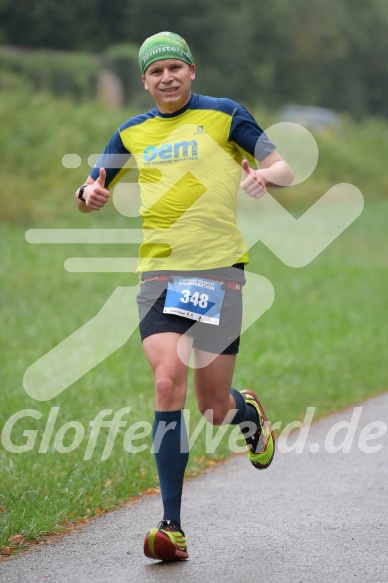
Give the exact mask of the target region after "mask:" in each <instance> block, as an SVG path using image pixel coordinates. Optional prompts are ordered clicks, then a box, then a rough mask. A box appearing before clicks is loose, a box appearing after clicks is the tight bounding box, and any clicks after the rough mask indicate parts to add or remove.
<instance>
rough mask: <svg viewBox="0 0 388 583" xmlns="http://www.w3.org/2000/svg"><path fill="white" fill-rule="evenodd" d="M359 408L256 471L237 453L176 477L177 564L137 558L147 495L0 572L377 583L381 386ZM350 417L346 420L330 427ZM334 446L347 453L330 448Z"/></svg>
mask: <svg viewBox="0 0 388 583" xmlns="http://www.w3.org/2000/svg"><path fill="white" fill-rule="evenodd" d="M360 406H362V410H360V409H356V408H354V407H352V408H351V409H348V410H346V411H343V412H341V413H339V414H337V415H335V416H333V417H330V418H327V419H324V420H322V421H319V422H317V423H315V424H313V425H312V426H311V427H310V429H309V431H308V436H307V441H306V442H305V444H304V446H303V447H302V445H303V444H302V440H301V439H300V440H299V445H300V448H301V449H303V451H302V452H301V453H298V452H296V451H286V450H287V449H290V448H292V444H294V445H295V444H297V443H298V441H297V440H298V436H299V437H300V435H301V434H300V432H299V431H298V430H297V431H296V432H295V433H294V434H291V435H290V436H289V437H288V438H282V439H280V441H279V444H278V450H279V451H278V452H277V455H276V457H275V460H274V462H273V464H272V465H271V467H270V468H268V469H267V470H266V471H257V470H254V468H253V467H252V466H251V465H250V463H249V462H248V460H247V459H246V456H245V455H237V456H235V457H234V458H232V459H231V460H229V461H228V462H226V463H223V464H220V465H217V466H215V467H213V468H211V469H209V470H207V471H206V472H205V473H203V474H202V475H201V476H200V477H198V478H195V479H192V480H188V481H187V482H186V484H185V489H184V504H183V516H184V517H185V519H184V523H183V527H184V529H185V532H186V536H187V538H188V543H189V549H188V550H189V553H190V559H189V560H188V561H184V562H181V563H164V562H154V561H150V560H149V559H147V558H146V557H144V556H143V552H142V542H143V538H144V535H145V533H146V531H147V530H148V529H149V528H151V527H153V526H156V523H157V522H158V520H159V517H160V509H161V505H160V499H159V497H158V496H146V497H144V498H142V499H140V500H139V501H138V502H136V503H134V504H133V505H132V506H130V507H128V508H126V509H123V510H119V511H115V512H112V513H110V514H107V515H105V516H103V517H101V518H99V519H97V520H95V521H94V522H92V523H91V524H90V525H89V526H87V527H83V528H81V529H80V530H79V531H78V532H76V533H73V534H70V535H68V536H66V537H64V538H61V539H60V540H57V541H55V542H53V543H51V544H49V545H47V546H42V547H38V548H37V549H36V550H34V551H33V552H32V553H30V554H24V555H23V556H20V557H18V558H11V559H9V560H7V561H5V562H3V563H0V581H1V583H38V582H39V583H54V582H55V583H89V582H92V583H108V582H110V581H114V582H115V583H127V582H132V581H133V582H136V583H143V582H144V583H153V582H158V583H159V582H160V581H168V582H169V583H178V582H179V583H182V582H187V583H196V582H198V583H199V582H201V583H202V582H205V583H207V582H209V581H217V582H231V583H234V582H236V583H237V582H245V581H252V582H266V583H299V582H307V581H308V582H314V583H321V582H322V583H328V582H329V583H331V582H341V583H346V582H348V581H349V582H350V581H351V582H353V583H354V582H358V581H362V582H363V583H386V582H387V581H388V463H387V462H388V455H387V453H388V431H387V424H388V393H385V394H384V395H380V396H378V397H375V398H373V399H370V400H368V401H367V402H365V403H362V405H360ZM359 413H361V415H360V418H359V419H358V414H359ZM352 416H353V424H352V426H351V428H350V429H349V428H348V429H346V427H342V429H341V426H340V425H336V424H337V423H340V422H342V421H347V422H349V420H350V419H351V418H352ZM375 422H380V423H379V424H376V423H375ZM370 423H373V425H369V424H370ZM352 428H354V430H355V431H354V437H353V439H352V438H351V437H352V436H351V432H352ZM383 433H384V435H383ZM368 436H369V441H368ZM340 445H342V447H343V448H344V447H345V448H346V447H348V449H350V451H349V452H347V453H346V452H344V451H337V452H335V451H334V450H335V449H336V448H337V447H339V446H340ZM368 448H376V449H378V451H375V452H373V453H372V452H370V451H367V449H368ZM317 450H318V451H317Z"/></svg>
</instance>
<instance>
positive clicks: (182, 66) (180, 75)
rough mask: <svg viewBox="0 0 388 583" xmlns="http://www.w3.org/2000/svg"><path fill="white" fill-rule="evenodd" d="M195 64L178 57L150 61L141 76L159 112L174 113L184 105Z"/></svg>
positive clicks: (187, 98)
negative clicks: (180, 59) (189, 63)
mask: <svg viewBox="0 0 388 583" xmlns="http://www.w3.org/2000/svg"><path fill="white" fill-rule="evenodd" d="M193 79H195V65H188V64H187V63H184V62H183V61H179V60H178V59H165V60H163V61H155V63H151V65H149V67H147V70H146V72H145V74H144V75H143V77H142V80H143V83H144V87H145V89H146V90H147V91H149V93H150V95H151V96H152V97H153V98H154V100H155V103H156V105H157V106H158V109H159V111H160V112H161V113H174V112H175V111H178V110H179V109H181V108H182V107H184V106H185V105H186V103H187V102H188V101H189V99H190V95H191V81H192V80H193Z"/></svg>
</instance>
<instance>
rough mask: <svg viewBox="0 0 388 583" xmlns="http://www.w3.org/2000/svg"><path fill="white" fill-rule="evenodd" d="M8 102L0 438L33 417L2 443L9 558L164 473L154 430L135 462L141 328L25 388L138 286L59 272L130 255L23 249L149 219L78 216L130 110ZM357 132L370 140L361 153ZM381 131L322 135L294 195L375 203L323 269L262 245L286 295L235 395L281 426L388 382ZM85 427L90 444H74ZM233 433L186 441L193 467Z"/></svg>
mask: <svg viewBox="0 0 388 583" xmlns="http://www.w3.org/2000/svg"><path fill="white" fill-rule="evenodd" d="M1 107H2V114H4V116H5V119H7V122H8V123H7V124H5V126H4V127H3V128H2V132H1V136H0V152H1V155H2V160H3V167H4V168H6V170H7V172H6V176H5V179H4V182H3V188H2V191H1V194H0V196H1V216H0V241H1V248H2V262H1V265H0V274H1V281H2V288H1V297H2V302H1V305H0V317H1V323H2V325H1V327H0V346H1V351H0V370H1V373H0V374H1V408H0V431H2V430H3V429H4V426H7V423H9V420H10V419H12V418H13V417H12V416H13V415H15V414H17V413H18V412H20V411H23V410H28V414H25V415H24V416H22V418H20V419H19V420H16V419H15V418H13V419H14V420H15V423H14V426H13V429H12V431H11V434H10V437H11V440H12V443H13V444H14V446H15V447H23V446H25V447H26V449H28V451H25V452H24V453H15V452H12V451H10V450H9V449H10V448H9V446H5V445H4V444H5V443H6V439H4V434H3V439H2V441H1V443H0V467H1V477H0V529H1V531H0V546H1V547H2V548H5V549H6V548H7V547H8V551H7V552H11V550H12V547H13V546H16V545H20V544H25V542H26V541H31V540H37V539H40V538H42V537H44V535H45V534H47V533H50V532H53V531H58V530H61V529H63V528H66V525H67V524H68V523H69V521H72V522H75V521H78V520H84V519H85V518H86V519H88V518H91V517H93V516H95V515H98V514H99V513H100V512H103V511H105V510H109V509H112V508H115V507H117V506H119V505H120V504H122V503H123V502H125V501H126V500H128V499H129V498H131V497H133V496H137V495H138V494H139V492H141V491H145V490H147V489H149V488H154V487H155V486H157V476H156V471H155V466H154V460H153V456H152V455H151V454H150V449H149V446H150V437H149V436H147V437H143V438H142V437H139V439H138V440H137V441H136V445H138V446H140V445H144V446H145V449H144V450H143V451H141V452H140V453H133V452H131V451H127V450H126V449H125V447H124V436H125V434H126V431H127V429H128V428H129V427H130V426H132V425H133V424H134V423H135V422H139V421H141V422H143V423H144V424H146V423H151V422H152V417H153V388H152V379H151V374H150V371H149V369H148V365H147V363H146V360H145V357H144V355H143V353H142V348H141V345H140V342H139V339H138V335H137V333H136V332H135V333H134V334H133V337H132V338H131V339H130V340H129V341H128V342H127V343H126V344H125V345H124V346H123V347H122V348H120V349H119V350H117V351H116V352H114V353H113V354H112V355H111V356H110V357H109V358H107V359H106V360H104V361H103V362H102V363H101V364H100V365H99V366H97V367H95V368H94V369H93V370H91V371H90V372H89V373H88V374H87V375H85V376H84V377H82V378H81V379H79V380H78V381H77V382H76V383H74V384H73V385H72V386H71V387H69V388H68V389H67V390H66V391H65V392H64V393H62V394H61V395H59V396H58V397H56V398H54V399H52V400H51V401H48V402H39V401H36V400H34V399H32V398H31V397H29V396H28V395H27V393H26V392H25V390H24V388H23V375H24V372H25V370H26V369H27V368H28V366H30V365H31V364H32V363H33V362H35V361H36V360H37V359H38V358H40V357H41V356H42V355H44V354H45V353H46V352H47V351H49V350H50V349H51V348H53V347H54V346H56V345H57V344H58V343H59V342H61V341H62V340H63V339H65V338H66V337H67V336H69V335H70V334H71V333H72V332H74V331H75V330H77V329H78V328H80V326H82V325H83V324H85V323H86V322H88V321H89V320H90V319H91V318H92V317H93V316H95V315H96V314H97V313H98V312H99V310H100V309H101V307H102V306H103V304H104V303H105V302H106V301H107V299H108V298H109V296H110V295H111V294H112V293H113V291H114V290H115V289H116V287H117V286H128V285H133V283H134V282H133V279H131V277H130V276H129V275H126V274H123V273H121V274H120V273H116V274H107V273H95V274H90V273H89V274H87V273H86V274H82V273H69V272H67V271H65V269H64V267H63V263H64V261H65V259H66V258H68V257H84V256H89V257H104V256H105V257H126V256H128V254H129V251H130V250H129V249H128V248H126V247H125V246H123V245H122V246H120V247H118V246H115V245H83V246H82V245H31V244H28V243H27V242H26V240H25V231H26V229H29V228H33V227H42V228H55V227H56V228H63V227H70V226H71V227H75V228H114V227H118V228H130V227H138V226H139V225H138V223H137V220H136V219H126V218H124V217H122V216H120V215H119V213H117V211H115V209H114V208H113V205H110V208H107V209H106V210H104V212H103V213H94V214H93V216H87V217H85V216H81V214H77V213H76V212H75V209H74V202H73V200H72V196H71V194H69V192H72V191H73V190H74V189H75V188H76V186H77V185H78V184H80V183H81V182H82V181H83V179H84V178H85V176H86V174H87V173H88V171H89V166H88V165H87V162H86V161H87V156H88V155H89V154H90V153H92V152H95V151H98V150H99V149H100V148H101V147H102V146H103V144H104V143H105V141H106V139H108V137H109V136H110V134H111V131H112V127H116V126H117V125H118V124H119V123H120V121H122V120H123V117H125V116H126V115H129V113H127V112H126V113H125V114H124V115H123V112H113V113H112V112H109V115H107V112H106V111H105V110H103V109H102V108H98V107H97V106H95V105H86V104H84V105H80V106H78V107H77V108H74V105H73V104H72V103H70V102H68V101H64V100H62V101H53V100H52V99H50V98H48V97H47V96H44V95H36V96H31V95H30V94H28V92H23V91H18V92H16V93H12V94H11V93H10V94H8V95H4V99H3V101H2V105H1ZM275 121H276V120H273V122H275ZM273 122H272V123H273ZM362 132H366V133H367V135H368V136H369V138H368V146H370V147H369V148H366V149H364V150H363V151H362V152H361V151H360V147H359V143H360V133H362ZM383 133H384V132H379V131H378V127H377V125H376V123H374V122H372V121H370V122H365V124H364V126H363V127H362V128H360V127H358V128H356V127H354V126H350V125H349V127H346V136H345V137H344V139H343V140H342V141H341V140H339V141H338V140H337V139H334V138H333V137H332V136H326V137H320V138H319V147H320V152H321V157H320V161H319V166H318V168H317V170H316V172H315V173H314V177H315V178H314V179H313V180H312V179H310V180H309V181H308V184H307V185H301V186H300V188H299V187H298V193H299V196H298V198H299V201H300V204H301V205H302V206H303V205H304V204H305V205H306V207H307V206H308V205H309V204H310V203H311V199H314V200H315V199H316V198H317V197H318V196H320V195H321V194H322V193H323V192H324V191H325V190H327V189H328V188H329V187H330V186H332V185H333V184H334V183H335V182H338V181H342V182H344V181H349V182H353V183H354V184H356V185H357V186H358V187H359V188H361V190H362V191H363V193H364V195H365V198H366V205H365V210H364V212H363V213H362V215H361V217H360V218H359V219H358V220H357V221H356V222H355V223H354V224H353V225H351V227H349V228H348V229H347V230H346V231H345V233H344V234H342V235H341V236H340V237H339V238H338V239H337V240H336V241H335V242H334V243H333V244H332V245H331V246H330V247H329V248H328V249H326V250H325V252H324V253H322V254H321V255H320V256H319V257H318V258H317V259H316V260H315V261H314V262H313V263H311V264H310V265H309V266H308V267H306V268H303V269H292V268H289V267H286V266H284V265H283V264H282V263H281V262H280V261H279V260H278V259H277V258H276V257H274V256H273V255H272V254H271V252H270V251H268V250H267V249H266V248H265V247H264V246H263V245H261V244H257V245H256V246H255V247H254V248H253V249H252V252H251V265H250V269H251V271H253V272H256V273H260V274H262V275H264V276H265V277H267V278H268V279H269V280H270V281H271V282H272V283H273V285H274V288H275V291H276V298H275V302H274V305H273V306H272V307H271V309H270V310H269V311H268V312H267V313H266V314H265V315H264V316H263V317H261V318H260V319H259V320H258V321H257V322H256V323H255V324H254V325H253V326H252V327H251V328H250V329H249V330H248V331H247V332H246V333H245V334H244V335H243V338H242V345H241V352H240V356H239V360H238V366H237V370H236V375H235V386H236V387H238V388H239V387H241V388H243V387H255V388H257V389H258V390H259V392H260V395H261V397H262V399H263V402H264V403H265V405H266V409H268V413H269V416H270V418H271V420H272V421H278V422H281V423H282V427H284V426H285V425H286V424H287V423H289V422H291V421H294V420H299V419H303V417H304V413H305V411H306V408H307V407H309V406H314V407H316V418H317V417H319V416H324V415H326V414H328V413H330V412H332V411H335V410H338V409H340V408H342V407H344V406H346V405H349V404H353V403H355V402H358V401H360V400H362V399H364V398H366V397H368V396H371V395H373V394H375V393H377V392H380V391H382V390H383V389H386V388H387V385H386V373H387V370H386V364H384V363H385V355H386V353H387V349H388V346H387V345H388V338H387V334H386V331H385V329H384V327H383V314H384V313H386V308H387V297H388V294H387V291H388V290H387V278H386V268H387V256H386V252H385V244H386V224H387V218H388V217H387V215H388V206H387V203H386V202H385V201H384V200H383V197H382V194H383V192H384V189H385V187H386V185H387V184H388V181H387V178H386V176H385V175H382V174H381V172H380V174H378V170H379V169H380V168H381V167H384V165H383V164H381V156H382V152H383V151H384V150H383V149H382V148H381V145H382V140H383ZM362 143H363V144H365V140H363V142H362ZM67 153H76V154H77V155H79V156H80V158H81V160H82V164H81V166H80V167H79V168H76V169H72V170H69V169H66V168H64V167H63V165H62V163H61V160H62V156H63V155H65V154H67ZM339 160H340V162H341V163H340V164H338V161H339ZM341 168H342V170H341ZM291 190H292V189H290V191H287V192H286V191H285V193H284V194H283V193H281V194H280V195H279V196H280V199H281V200H282V201H283V202H284V204H290V197H291V196H292V195H291ZM299 210H301V209H299ZM302 210H303V209H302ZM104 340H105V339H104V338H103V337H102V338H97V339H96V342H104ZM92 349H93V347H91V350H92ZM187 406H188V407H189V408H190V410H191V411H192V417H191V426H190V430H191V432H192V431H193V430H194V428H195V427H196V425H197V424H198V423H199V421H200V417H199V414H198V412H197V411H196V406H195V400H194V396H193V391H192V388H191V385H190V390H189V397H188V402H187ZM125 407H127V408H128V407H130V408H131V410H130V411H129V410H127V411H126V413H125V415H124V416H123V420H124V421H125V422H126V425H125V426H124V427H121V428H119V430H118V434H117V436H116V439H115V441H114V447H113V448H112V451H111V453H110V455H108V456H105V457H106V459H102V458H103V457H104V451H106V450H105V448H106V444H107V443H108V442H109V428H102V429H101V431H100V433H99V435H98V438H97V440H96V443H95V446H94V448H93V451H92V452H91V455H90V456H89V459H84V458H85V457H87V456H85V453H86V451H87V449H88V444H89V441H90V439H91V437H90V436H91V431H92V427H91V425H90V424H91V423H92V422H93V420H94V419H95V418H96V416H98V414H99V413H100V412H102V411H104V410H107V411H109V412H110V413H109V414H108V413H107V419H108V420H110V419H112V418H113V415H114V414H115V413H116V412H117V411H119V410H120V409H123V408H125ZM50 424H51V425H50ZM8 427H9V425H8ZM50 428H51V429H50ZM51 430H52V432H51ZM140 430H141V428H139V433H138V435H140ZM77 431H78V435H81V434H82V435H81V440H80V441H79V443H78V444H77V447H74V449H73V451H69V450H71V449H72V448H71V445H72V443H73V441H74V439H75V436H76V433H77ZM228 435H229V434H227V435H226V436H225V437H224V438H223V439H222V440H221V442H220V444H219V446H218V447H217V449H216V451H215V452H214V453H207V454H204V449H205V439H206V432H205V429H203V431H201V433H200V435H199V436H198V438H197V440H196V441H195V443H194V445H193V447H192V450H191V455H190V462H189V467H188V473H190V474H195V473H196V472H199V471H201V470H202V469H203V468H204V467H205V466H206V464H208V463H209V462H211V461H212V460H214V459H223V458H225V457H227V456H228V455H230V448H229V445H228ZM66 450H67V452H66ZM89 453H90V452H89ZM14 537H16V538H14Z"/></svg>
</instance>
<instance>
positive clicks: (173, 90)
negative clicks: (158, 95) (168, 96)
mask: <svg viewBox="0 0 388 583" xmlns="http://www.w3.org/2000/svg"><path fill="white" fill-rule="evenodd" d="M161 91H162V92H163V93H175V92H176V91H178V87H168V88H167V89H161Z"/></svg>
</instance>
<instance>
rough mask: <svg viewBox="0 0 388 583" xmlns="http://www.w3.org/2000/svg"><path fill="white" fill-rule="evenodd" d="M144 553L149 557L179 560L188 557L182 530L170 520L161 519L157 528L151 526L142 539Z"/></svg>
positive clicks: (162, 559) (161, 559)
mask: <svg viewBox="0 0 388 583" xmlns="http://www.w3.org/2000/svg"><path fill="white" fill-rule="evenodd" d="M144 554H145V556H146V557H148V558H149V559H156V560H160V561H181V560H182V559H188V558H189V554H188V552H187V546H186V537H185V534H184V532H183V531H182V530H181V529H180V528H178V527H177V526H175V524H173V523H172V522H171V520H162V521H161V522H160V523H159V524H158V527H157V528H151V530H150V531H149V533H148V534H147V536H146V537H145V539H144Z"/></svg>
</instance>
